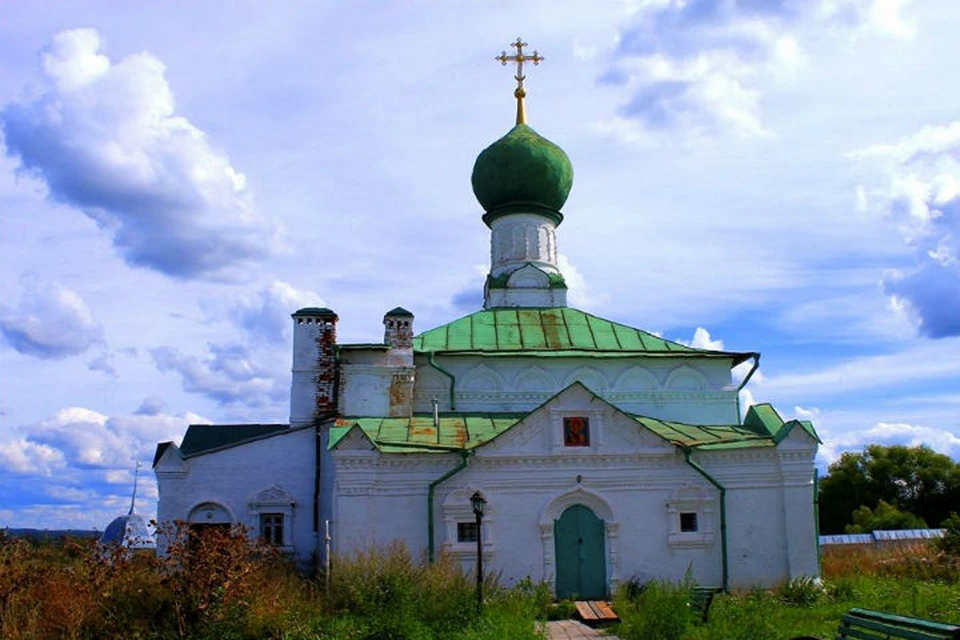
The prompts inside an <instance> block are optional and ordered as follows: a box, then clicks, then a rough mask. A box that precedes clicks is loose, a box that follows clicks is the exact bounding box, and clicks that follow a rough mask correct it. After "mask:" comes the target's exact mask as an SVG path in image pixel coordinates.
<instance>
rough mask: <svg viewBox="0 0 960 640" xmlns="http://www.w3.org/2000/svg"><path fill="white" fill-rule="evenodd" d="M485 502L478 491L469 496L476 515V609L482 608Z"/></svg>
mask: <svg viewBox="0 0 960 640" xmlns="http://www.w3.org/2000/svg"><path fill="white" fill-rule="evenodd" d="M486 504H487V501H486V500H484V499H483V494H481V493H480V492H479V491H474V492H473V495H472V496H470V506H471V507H473V515H474V516H476V517H477V611H481V610H482V609H483V507H484V506H485V505H486Z"/></svg>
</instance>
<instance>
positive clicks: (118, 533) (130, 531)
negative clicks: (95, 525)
mask: <svg viewBox="0 0 960 640" xmlns="http://www.w3.org/2000/svg"><path fill="white" fill-rule="evenodd" d="M100 544H102V545H118V546H121V547H127V548H128V549H153V548H154V547H155V546H156V543H155V542H154V540H153V536H152V535H150V530H149V529H147V523H146V522H145V521H144V519H143V517H141V516H140V515H138V514H136V513H130V514H127V515H125V516H118V517H116V518H114V519H113V521H112V522H111V523H110V524H108V525H107V528H106V529H105V530H104V532H103V535H102V536H100Z"/></svg>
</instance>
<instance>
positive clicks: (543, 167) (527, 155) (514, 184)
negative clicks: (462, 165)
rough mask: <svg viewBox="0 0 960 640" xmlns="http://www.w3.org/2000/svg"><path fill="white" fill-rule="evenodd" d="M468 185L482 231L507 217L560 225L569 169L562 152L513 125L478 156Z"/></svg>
mask: <svg viewBox="0 0 960 640" xmlns="http://www.w3.org/2000/svg"><path fill="white" fill-rule="evenodd" d="M471 182H472V183H473V193H474V195H475V196H476V197H477V200H479V201H480V204H481V205H482V206H483V208H484V210H485V211H486V213H485V214H484V216H483V221H484V222H485V223H486V224H487V226H489V225H490V223H491V222H493V221H494V220H496V219H497V218H499V217H501V216H504V215H507V214H510V213H538V214H540V215H544V216H546V217H548V218H551V219H552V220H553V221H554V222H555V223H556V224H560V222H561V221H562V220H563V214H561V213H560V208H561V207H563V203H565V202H566V201H567V196H568V195H569V194H570V187H571V186H573V165H572V164H570V158H568V157H567V154H566V153H564V151H563V149H561V148H560V147H558V146H557V145H555V144H554V143H552V142H550V141H549V140H547V139H546V138H544V137H543V136H541V135H540V134H538V133H537V132H536V131H534V130H533V129H531V128H530V127H529V126H527V125H526V124H518V125H517V126H515V127H514V128H513V129H511V130H510V131H509V132H508V133H507V135H505V136H503V137H502V138H500V139H499V140H497V141H496V142H494V143H493V144H491V145H490V146H489V147H487V148H486V149H484V150H483V151H482V152H480V155H479V156H477V161H476V163H475V164H474V165H473V175H472V176H471Z"/></svg>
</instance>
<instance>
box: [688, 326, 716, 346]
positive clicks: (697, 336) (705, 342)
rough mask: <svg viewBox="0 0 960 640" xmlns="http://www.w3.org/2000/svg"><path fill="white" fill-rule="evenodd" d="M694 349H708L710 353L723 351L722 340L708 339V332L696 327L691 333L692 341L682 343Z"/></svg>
mask: <svg viewBox="0 0 960 640" xmlns="http://www.w3.org/2000/svg"><path fill="white" fill-rule="evenodd" d="M684 344H689V345H690V346H691V347H693V348H694V349H710V350H712V351H723V340H720V339H719V338H717V339H716V340H714V339H713V338H711V337H710V332H709V331H707V330H706V329H704V328H703V327H697V328H696V330H694V332H693V340H691V341H690V342H684Z"/></svg>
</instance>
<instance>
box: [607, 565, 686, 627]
mask: <svg viewBox="0 0 960 640" xmlns="http://www.w3.org/2000/svg"><path fill="white" fill-rule="evenodd" d="M628 584H629V583H628ZM692 596H693V584H692V582H691V581H690V580H686V581H685V582H683V583H680V584H676V583H672V582H666V581H660V580H651V581H650V582H647V583H646V584H645V585H643V588H642V589H639V588H628V587H626V586H625V587H623V588H621V589H619V590H618V591H617V593H616V595H615V596H614V608H615V610H616V612H617V615H619V616H620V620H621V624H620V628H619V629H618V631H617V634H618V635H619V636H620V637H621V638H622V639H623V640H680V639H681V638H683V637H684V636H685V634H686V633H687V631H688V630H689V629H690V628H691V627H693V625H694V623H695V622H696V614H695V612H694V611H693V610H692V609H691V608H690V604H689V603H690V600H691V597H692Z"/></svg>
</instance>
